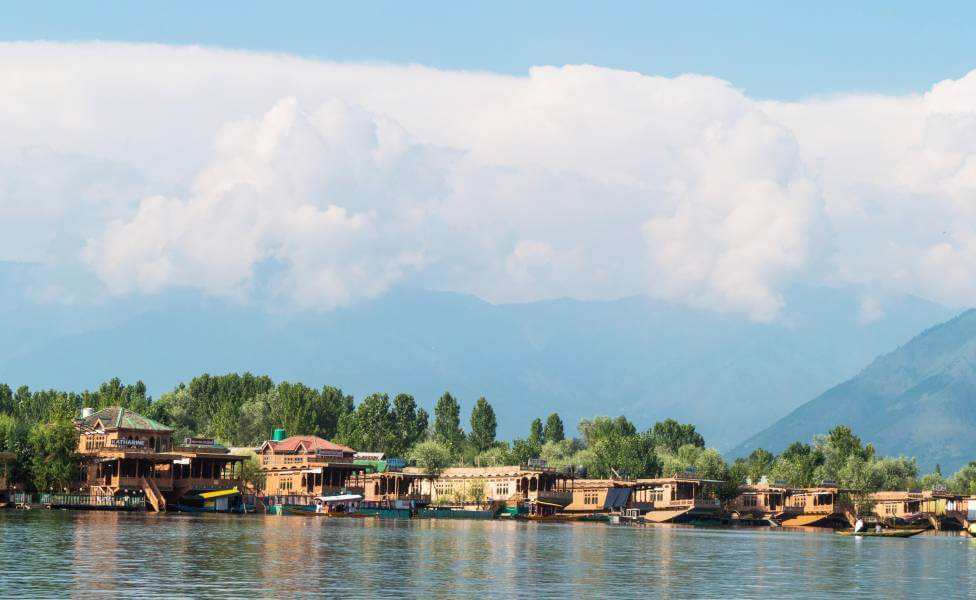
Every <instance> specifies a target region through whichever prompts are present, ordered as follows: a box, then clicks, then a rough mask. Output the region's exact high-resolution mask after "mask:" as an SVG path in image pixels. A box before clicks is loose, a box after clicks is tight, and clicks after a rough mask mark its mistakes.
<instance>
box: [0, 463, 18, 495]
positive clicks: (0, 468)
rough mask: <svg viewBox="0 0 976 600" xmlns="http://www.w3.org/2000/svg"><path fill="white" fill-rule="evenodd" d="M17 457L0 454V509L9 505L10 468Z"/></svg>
mask: <svg viewBox="0 0 976 600" xmlns="http://www.w3.org/2000/svg"><path fill="white" fill-rule="evenodd" d="M16 458H17V455H16V454H14V453H13V452H0V508H4V507H6V506H7V505H9V504H10V501H11V500H10V493H11V490H12V487H13V486H12V485H11V483H10V466H11V465H12V464H13V462H14V460H16Z"/></svg>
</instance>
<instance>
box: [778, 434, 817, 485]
mask: <svg viewBox="0 0 976 600" xmlns="http://www.w3.org/2000/svg"><path fill="white" fill-rule="evenodd" d="M822 465H823V454H822V453H821V452H820V451H819V450H818V449H816V448H814V447H812V446H810V445H809V444H803V443H800V442H794V443H793V444H790V446H789V447H788V448H787V449H786V450H784V451H783V452H782V454H780V455H779V456H778V457H776V461H775V462H774V463H773V466H772V468H771V469H770V471H771V478H772V479H773V481H783V482H785V483H786V484H787V485H791V486H794V487H811V486H814V485H817V484H818V483H819V481H818V480H817V475H818V474H819V473H820V467H821V466H822Z"/></svg>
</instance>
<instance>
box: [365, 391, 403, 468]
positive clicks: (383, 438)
mask: <svg viewBox="0 0 976 600" xmlns="http://www.w3.org/2000/svg"><path fill="white" fill-rule="evenodd" d="M394 418H395V417H394V415H393V413H392V412H390V397H389V396H387V395H386V394H371V395H369V396H367V397H366V398H364V399H363V401H362V402H361V403H360V404H359V406H358V407H356V425H357V428H358V430H359V440H360V444H361V447H359V448H357V450H366V451H370V452H385V453H387V454H389V453H390V450H391V449H393V448H394V443H393V435H394V427H395V422H394Z"/></svg>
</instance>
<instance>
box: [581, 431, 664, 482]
mask: <svg viewBox="0 0 976 600" xmlns="http://www.w3.org/2000/svg"><path fill="white" fill-rule="evenodd" d="M591 450H592V462H591V464H590V465H589V469H588V470H589V473H588V475H589V476H590V477H600V478H616V477H654V476H657V475H658V474H660V471H661V462H660V461H659V459H658V456H657V453H655V452H654V441H653V440H652V439H651V436H650V435H648V434H646V433H644V434H634V435H610V436H607V437H603V438H600V439H599V440H597V441H596V443H595V444H593V446H592V447H591Z"/></svg>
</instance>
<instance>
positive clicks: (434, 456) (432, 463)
mask: <svg viewBox="0 0 976 600" xmlns="http://www.w3.org/2000/svg"><path fill="white" fill-rule="evenodd" d="M410 458H411V459H413V460H414V461H416V462H417V467H418V468H419V469H420V470H421V471H422V472H423V473H426V474H428V475H433V476H434V477H436V476H438V475H440V474H441V473H443V472H444V469H446V468H447V467H449V466H450V465H451V450H450V448H448V447H447V446H446V445H444V444H442V443H440V442H437V441H434V440H427V441H424V442H420V443H419V444H417V445H416V446H414V447H413V448H412V449H411V450H410Z"/></svg>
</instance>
